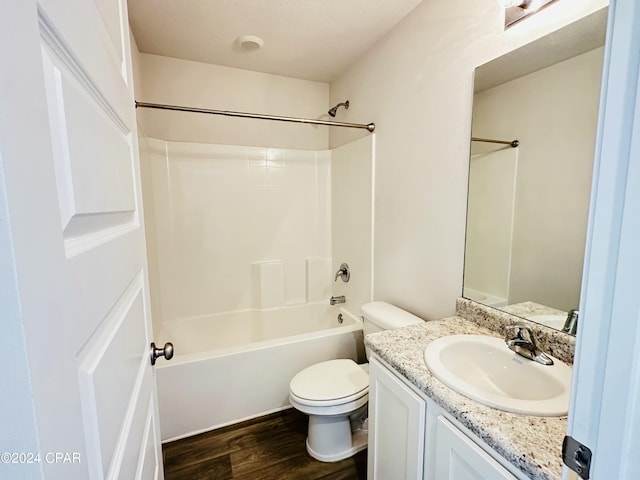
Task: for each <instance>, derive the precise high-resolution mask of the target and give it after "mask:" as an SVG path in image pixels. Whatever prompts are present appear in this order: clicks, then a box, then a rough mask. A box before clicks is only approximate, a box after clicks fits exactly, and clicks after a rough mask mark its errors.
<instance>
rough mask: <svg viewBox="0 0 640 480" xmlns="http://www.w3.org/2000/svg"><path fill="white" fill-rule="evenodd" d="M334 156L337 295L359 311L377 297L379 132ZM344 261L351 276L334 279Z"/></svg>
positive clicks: (333, 269) (333, 240)
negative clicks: (375, 250) (375, 187)
mask: <svg viewBox="0 0 640 480" xmlns="http://www.w3.org/2000/svg"><path fill="white" fill-rule="evenodd" d="M331 156H332V162H331V226H332V229H331V250H332V257H333V264H332V267H331V280H332V283H333V295H345V296H346V297H347V301H348V302H349V304H350V305H352V306H353V309H352V310H351V312H352V313H356V314H357V313H359V312H358V310H359V308H360V306H361V305H363V304H365V303H367V302H370V301H371V300H372V299H373V268H372V265H373V257H372V255H373V219H374V199H373V193H374V190H373V182H374V177H375V134H374V135H369V136H367V137H365V138H362V139H360V140H357V141H354V142H352V143H349V144H347V145H343V146H342V147H339V148H336V149H334V150H332V151H331ZM343 262H346V263H348V264H349V270H350V272H351V278H350V280H349V282H348V283H345V282H343V281H342V280H341V279H338V281H337V282H333V279H334V276H335V272H337V271H338V269H339V268H340V265H341V264H342V263H343Z"/></svg>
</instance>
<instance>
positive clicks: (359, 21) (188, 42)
mask: <svg viewBox="0 0 640 480" xmlns="http://www.w3.org/2000/svg"><path fill="white" fill-rule="evenodd" d="M421 1H422V0H128V4H129V20H130V22H131V29H132V31H133V35H134V37H135V39H136V43H137V44H138V48H139V49H140V51H141V52H144V53H153V54H156V55H163V56H167V57H175V58H182V59H185V60H193V61H196V62H203V63H212V64H216V65H225V66H228V67H236V68H242V69H245V70H253V71H257V72H264V73H271V74H276V75H284V76H287V77H294V78H301V79H306V80H315V81H320V82H331V81H332V80H334V79H336V78H337V77H338V76H339V75H340V74H341V73H342V72H344V71H345V70H346V69H347V68H348V66H349V65H351V64H352V63H353V62H354V61H356V60H357V59H358V58H359V57H360V56H361V55H363V54H364V52H366V51H367V50H368V49H369V48H371V47H372V46H373V45H374V44H375V43H376V41H377V40H378V39H379V38H381V37H382V36H383V35H384V34H385V33H386V32H388V31H389V30H390V29H391V28H392V27H393V26H394V25H395V24H396V23H398V22H399V21H400V20H401V19H402V18H404V17H405V16H406V15H407V14H408V13H409V12H410V11H411V10H413V9H414V8H415V7H416V6H417V5H418V4H419V3H420V2H421ZM247 34H248V35H257V36H258V37H260V38H262V39H263V40H264V46H263V47H262V48H261V49H258V50H245V49H243V48H242V47H240V46H239V45H237V44H236V38H238V37H239V36H241V35H247Z"/></svg>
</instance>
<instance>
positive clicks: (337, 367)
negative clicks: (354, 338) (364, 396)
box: [289, 359, 369, 401]
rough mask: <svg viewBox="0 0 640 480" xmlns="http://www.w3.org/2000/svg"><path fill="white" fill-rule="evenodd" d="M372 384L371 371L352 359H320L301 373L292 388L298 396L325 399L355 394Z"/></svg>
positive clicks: (308, 398) (293, 382) (290, 386)
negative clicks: (370, 380)
mask: <svg viewBox="0 0 640 480" xmlns="http://www.w3.org/2000/svg"><path fill="white" fill-rule="evenodd" d="M368 388H369V374H368V373H367V371H366V370H365V369H364V368H363V367H362V366H360V365H358V364H357V363H356V362H354V361H353V360H351V359H339V360H329V361H327V362H321V363H316V364H315V365H311V366H310V367H308V368H305V369H304V370H302V371H301V372H300V373H298V374H297V375H296V376H295V377H293V379H292V380H291V383H290V384H289V389H290V391H291V393H293V394H294V395H295V396H296V397H298V398H303V399H307V400H315V401H323V400H336V399H339V398H345V397H350V396H353V395H355V394H357V393H359V392H362V391H363V390H367V389H368Z"/></svg>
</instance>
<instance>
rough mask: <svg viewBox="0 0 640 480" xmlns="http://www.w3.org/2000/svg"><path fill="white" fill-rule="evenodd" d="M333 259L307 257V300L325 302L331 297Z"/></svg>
mask: <svg viewBox="0 0 640 480" xmlns="http://www.w3.org/2000/svg"><path fill="white" fill-rule="evenodd" d="M331 275H332V272H331V259H330V258H307V260H306V278H307V285H306V287H307V302H323V301H325V302H326V300H327V298H329V297H331V291H332V282H331Z"/></svg>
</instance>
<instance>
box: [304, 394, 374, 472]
mask: <svg viewBox="0 0 640 480" xmlns="http://www.w3.org/2000/svg"><path fill="white" fill-rule="evenodd" d="M367 427H368V422H367V404H365V405H363V406H361V407H360V408H358V409H357V410H356V411H355V412H352V413H351V414H348V415H347V414H343V415H329V416H324V415H309V432H308V436H307V442H306V444H307V452H308V453H309V455H311V456H312V457H313V458H315V459H316V460H320V461H321V462H338V461H340V460H344V459H345V458H349V457H351V456H353V455H355V454H356V453H358V452H359V451H361V450H364V449H365V448H367V440H368V433H369V432H368V429H367Z"/></svg>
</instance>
